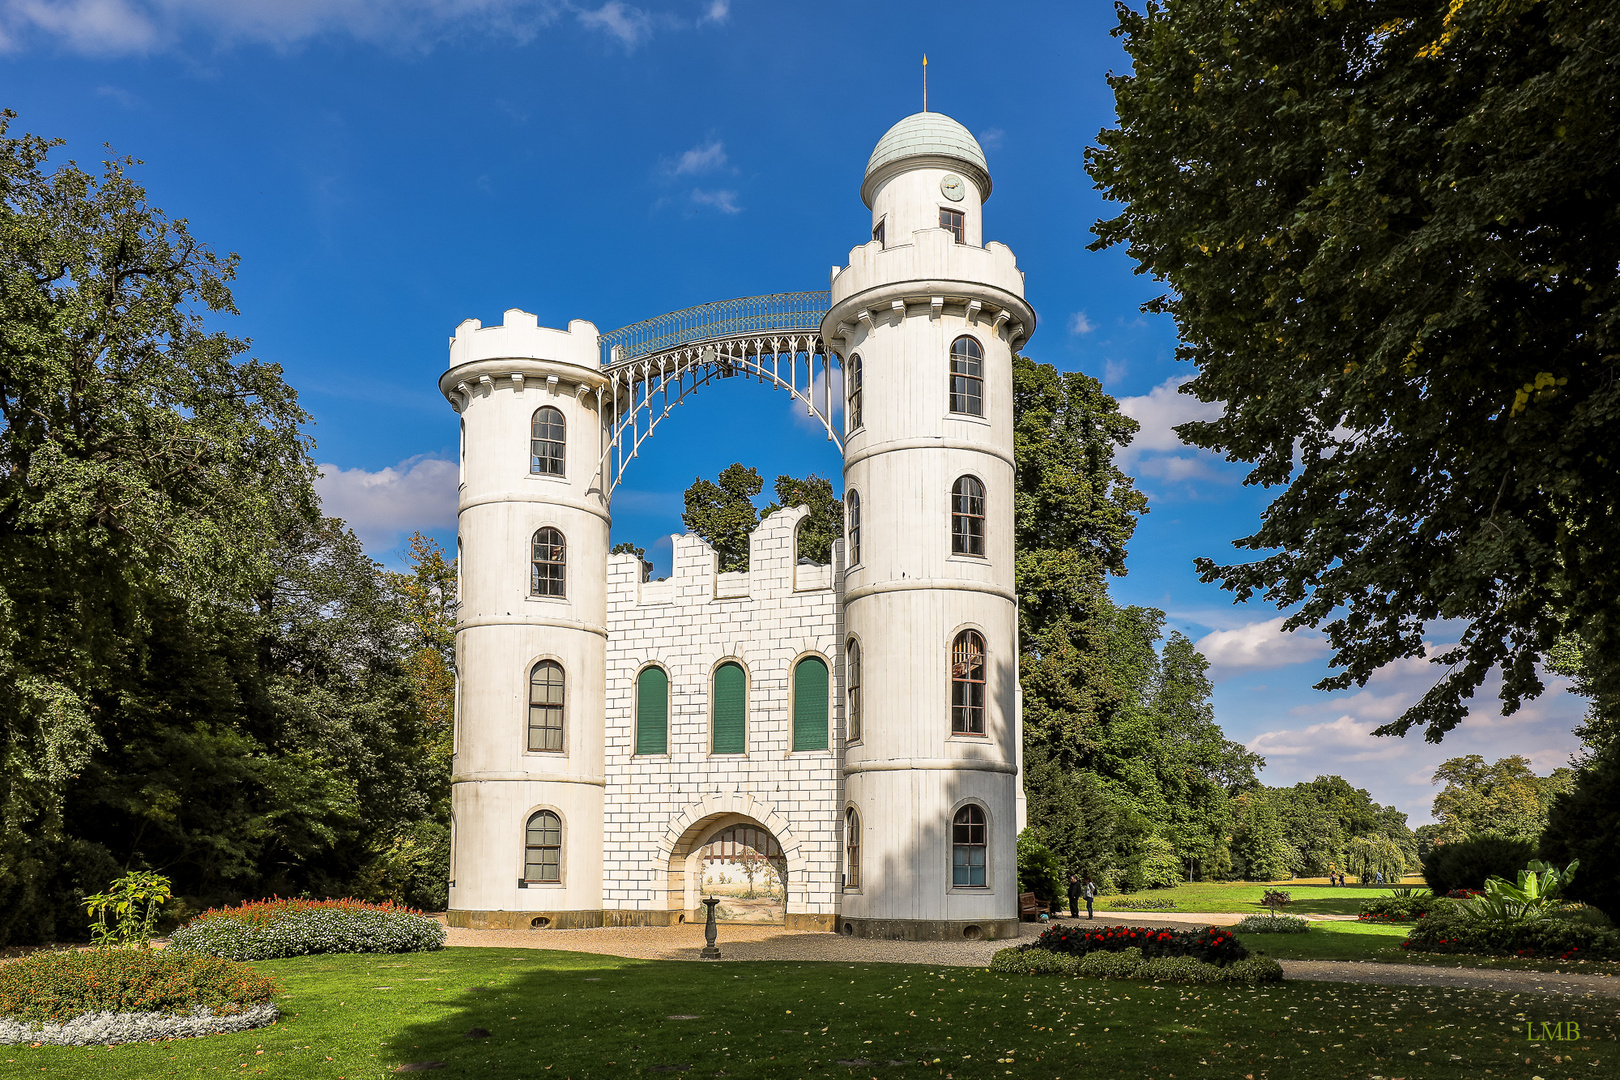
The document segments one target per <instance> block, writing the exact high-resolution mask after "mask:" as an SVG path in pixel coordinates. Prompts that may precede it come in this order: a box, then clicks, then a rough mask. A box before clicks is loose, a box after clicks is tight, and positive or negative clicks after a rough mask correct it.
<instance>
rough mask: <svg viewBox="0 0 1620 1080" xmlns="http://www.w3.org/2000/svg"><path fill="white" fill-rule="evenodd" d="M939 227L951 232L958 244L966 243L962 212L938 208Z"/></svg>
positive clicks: (965, 223) (965, 229) (965, 226)
mask: <svg viewBox="0 0 1620 1080" xmlns="http://www.w3.org/2000/svg"><path fill="white" fill-rule="evenodd" d="M939 225H940V228H942V229H949V230H951V235H952V236H954V237H956V242H957V243H958V244H965V243H967V218H966V217H964V216H963V215H962V211H960V210H950V209H947V208H946V207H943V206H942V207H940V208H939Z"/></svg>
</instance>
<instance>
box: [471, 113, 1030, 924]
mask: <svg viewBox="0 0 1620 1080" xmlns="http://www.w3.org/2000/svg"><path fill="white" fill-rule="evenodd" d="M989 193H990V176H989V171H988V169H987V167H986V165H985V162H984V155H983V152H982V151H981V150H980V148H979V146H978V144H977V142H976V141H974V139H973V137H972V135H970V134H969V133H968V132H967V130H966V129H964V128H962V126H961V125H959V124H957V123H956V122H955V121H953V120H951V119H949V118H948V117H944V116H941V115H940V114H938V113H927V112H924V113H918V114H916V115H914V116H910V117H907V118H906V119H905V120H902V121H901V122H900V123H899V124H896V125H895V126H894V128H892V129H891V130H890V131H889V132H888V133H887V134H886V135H885V136H884V137H883V139H882V140H881V141H880V142H879V143H878V146H877V148H876V149H875V150H874V151H873V154H872V157H871V160H870V161H869V162H868V164H867V169H866V176H865V180H864V183H863V185H862V188H861V194H862V198H863V200H864V201H865V202H866V204H867V206H868V207H869V208H870V209H871V211H872V234H871V235H872V237H873V239H872V241H871V242H870V243H866V244H863V245H861V246H859V247H856V248H855V249H853V250H852V251H851V252H850V256H849V263H848V265H847V266H845V267H843V268H841V269H835V270H834V273H833V278H832V282H831V288H830V290H829V291H827V292H822V293H813V292H812V293H779V294H772V295H769V296H760V297H750V298H744V299H740V300H728V301H721V302H717V303H714V304H705V305H702V306H700V307H697V308H690V309H687V310H685V311H681V312H675V313H672V314H670V315H664V316H659V317H658V318H656V319H650V320H647V321H646V322H642V323H637V324H635V325H633V326H629V327H625V328H624V329H622V330H616V331H613V332H611V333H608V334H598V333H597V331H596V328H595V327H594V326H592V325H591V324H590V323H586V322H577V321H576V322H573V323H570V324H569V327H568V329H567V330H553V329H549V328H545V327H541V326H539V325H538V321H537V320H536V318H535V317H534V316H533V315H529V314H527V313H525V312H521V311H508V312H507V313H506V317H505V319H504V321H503V323H502V325H500V326H492V327H487V328H486V327H483V326H481V325H480V324H479V323H478V322H477V321H475V320H469V321H467V322H465V323H463V324H462V325H461V326H460V327H458V328H457V330H456V334H455V337H454V338H452V339H451V343H450V367H449V370H448V371H447V372H446V373H445V375H444V376H443V377H442V378H441V379H440V383H439V385H440V389H441V390H442V391H443V392H444V394H445V396H446V397H447V398H448V399H449V401H450V402H451V404H452V405H453V406H454V407H455V409H456V411H457V412H458V413H459V414H460V416H461V424H462V473H461V476H462V484H461V495H460V516H459V530H458V531H459V536H458V550H459V556H460V560H461V562H460V568H461V577H460V580H461V596H460V612H459V620H458V624H457V638H456V640H457V653H458V683H457V688H456V690H457V694H456V698H457V700H456V704H457V711H456V756H455V764H454V775H453V777H452V785H453V788H452V790H453V814H454V832H453V844H452V854H451V879H452V880H451V883H450V884H451V890H450V906H451V912H450V920H451V922H452V924H453V925H458V926H474V927H477V926H512V927H531V926H532V927H537V928H539V927H544V928H566V927H574V926H601V925H653V924H664V923H668V922H673V921H680V920H683V919H687V918H691V917H694V916H695V915H696V913H697V910H698V905H697V901H698V899H699V895H700V892H701V885H702V882H701V873H700V870H701V865H700V864H701V862H702V860H703V858H704V852H705V850H707V851H709V852H710V853H711V855H712V854H713V853H714V852H720V853H721V854H720V855H718V856H715V857H716V858H721V859H731V860H741V862H740V863H738V865H739V866H741V867H742V868H743V869H745V870H752V869H755V868H756V867H755V862H756V861H757V860H763V861H764V862H765V863H767V864H770V866H771V867H773V868H774V867H779V869H780V872H781V874H782V875H783V877H784V878H785V883H786V889H785V907H786V911H785V922H786V923H787V925H788V927H789V928H799V929H823V930H831V929H837V930H839V931H840V932H844V933H853V934H866V935H872V936H884V937H931V938H940V937H957V936H964V935H965V936H970V937H978V936H997V935H1001V934H1005V933H1007V932H1009V931H1010V930H1011V929H1012V928H1013V925H1014V921H1015V919H1016V914H1017V896H1016V889H1017V864H1016V852H1015V847H1014V836H1015V834H1016V832H1017V829H1018V827H1019V822H1020V819H1021V818H1022V816H1023V815H1022V796H1021V790H1020V784H1019V772H1020V762H1021V745H1020V736H1019V716H1018V712H1019V706H1018V670H1017V618H1016V602H1017V597H1016V594H1015V592H1014V586H1013V555H1014V553H1013V546H1012V537H1013V529H1012V498H1013V476H1012V445H1013V431H1012V357H1013V355H1014V353H1015V351H1016V349H1017V348H1018V346H1019V345H1020V344H1022V342H1023V341H1024V340H1025V339H1027V338H1028V336H1029V334H1030V333H1031V332H1032V331H1033V328H1034V325H1035V314H1034V311H1033V310H1032V309H1031V308H1030V307H1029V305H1028V303H1027V302H1025V300H1024V299H1023V276H1022V273H1021V272H1020V271H1019V270H1018V269H1017V266H1016V264H1015V262H1014V259H1013V256H1012V253H1011V252H1010V251H1008V250H1007V248H1006V247H1004V246H1003V245H1000V244H996V243H990V244H985V243H984V242H983V238H982V214H981V211H982V203H983V200H984V199H985V198H987V197H988V196H989ZM834 369H842V371H843V372H844V375H845V377H844V378H842V379H840V378H837V377H836V373H835V370H834ZM727 378H749V379H754V380H757V381H759V382H761V383H763V384H765V385H766V386H769V387H773V388H777V389H781V390H785V391H786V392H788V393H789V394H790V395H792V396H793V397H794V398H795V399H796V400H797V401H798V402H799V403H801V404H802V405H803V406H804V407H805V409H806V411H807V412H808V413H809V414H810V415H812V416H815V417H817V418H819V419H820V421H821V423H822V424H823V426H824V427H825V429H826V431H827V437H828V438H829V439H830V440H832V441H833V442H834V444H835V445H837V447H838V448H839V449H840V451H842V453H843V456H844V486H845V498H846V501H847V505H848V508H849V513H848V514H847V515H846V516H847V518H848V529H849V531H848V534H847V535H846V536H845V537H844V539H843V540H841V541H839V542H837V543H835V544H834V548H833V557H832V562H831V565H828V566H812V565H799V563H798V560H797V559H796V558H795V551H796V546H795V536H796V531H797V528H798V524H799V522H800V520H801V519H802V518H803V516H804V513H805V511H804V510H803V509H789V510H784V511H781V512H779V513H776V514H773V515H772V516H771V517H769V518H767V519H766V520H765V521H764V522H762V523H761V524H760V526H759V527H758V529H756V530H755V532H754V534H753V536H752V538H751V540H750V560H749V569H748V570H747V571H744V572H741V573H720V572H719V570H718V567H717V564H716V558H715V554H714V552H713V550H712V549H711V548H709V546H708V545H707V544H706V543H704V542H703V541H702V540H701V539H699V538H697V537H693V536H678V537H675V538H674V547H673V557H672V573H671V576H670V577H669V578H668V579H666V580H662V581H657V582H653V581H647V580H644V577H643V573H642V567H641V563H640V561H639V560H638V559H637V558H635V557H634V556H631V555H615V556H610V555H609V554H608V526H609V521H610V515H609V506H610V500H611V498H612V494H613V492H614V490H615V489H616V488H617V486H618V484H619V482H620V480H621V478H622V477H623V475H624V473H625V470H626V469H627V468H628V466H629V464H630V462H631V461H633V460H634V459H635V458H636V457H637V456H638V455H639V453H640V451H641V450H642V448H643V444H644V443H645V442H646V440H647V439H648V437H649V436H650V435H651V434H652V432H653V430H654V429H655V428H656V427H657V426H658V425H659V424H660V423H661V422H662V421H663V420H664V419H665V418H667V417H668V416H670V415H671V412H672V410H673V409H674V408H675V407H676V406H678V405H679V404H680V403H681V402H682V401H683V400H685V398H686V397H687V396H688V395H689V394H691V393H694V392H696V391H697V390H699V389H701V388H702V387H704V386H706V385H708V384H710V383H712V382H714V381H715V380H718V379H727ZM840 385H841V386H842V393H843V394H844V395H845V397H844V400H842V401H835V400H834V399H833V397H832V395H833V394H834V393H836V392H838V390H837V389H836V388H837V387H839V386H840ZM840 413H841V414H842V418H843V420H842V423H841V424H840V423H838V422H835V419H834V418H835V416H837V415H839V414H840Z"/></svg>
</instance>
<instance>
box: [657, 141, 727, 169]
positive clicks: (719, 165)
mask: <svg viewBox="0 0 1620 1080" xmlns="http://www.w3.org/2000/svg"><path fill="white" fill-rule="evenodd" d="M658 165H659V169H660V170H661V171H662V172H663V173H664V175H665V176H702V175H704V174H705V173H712V172H718V171H719V170H721V169H724V168H725V167H726V144H725V143H723V142H721V141H720V140H719V139H710V140H709V141H708V142H706V143H703V144H702V145H700V146H694V147H692V149H690V150H688V151H686V152H685V153H684V154H682V155H681V156H680V157H678V158H676V159H674V160H673V161H671V160H670V159H668V158H664V159H663V160H661V161H660V162H659V163H658Z"/></svg>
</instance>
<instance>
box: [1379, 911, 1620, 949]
mask: <svg viewBox="0 0 1620 1080" xmlns="http://www.w3.org/2000/svg"><path fill="white" fill-rule="evenodd" d="M1401 948H1403V949H1409V950H1411V951H1412V952H1428V953H1467V954H1471V955H1474V956H1524V957H1541V958H1545V959H1558V960H1620V932H1617V931H1615V930H1610V929H1606V928H1604V927H1601V926H1595V925H1593V924H1592V923H1589V922H1581V921H1576V920H1572V919H1558V918H1551V919H1532V920H1527V921H1524V922H1513V923H1490V922H1484V921H1481V920H1477V919H1470V918H1468V917H1466V916H1465V915H1464V914H1462V913H1461V912H1454V911H1436V912H1434V913H1432V914H1430V915H1429V916H1428V917H1427V918H1425V919H1423V920H1422V921H1420V922H1419V923H1418V924H1417V925H1416V926H1414V927H1413V928H1412V930H1411V932H1410V933H1408V934H1407V935H1406V940H1405V941H1403V942H1401Z"/></svg>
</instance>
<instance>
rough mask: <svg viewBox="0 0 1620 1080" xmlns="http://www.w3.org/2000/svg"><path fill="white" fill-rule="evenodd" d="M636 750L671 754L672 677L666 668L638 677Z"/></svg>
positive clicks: (643, 673) (656, 668) (653, 669)
mask: <svg viewBox="0 0 1620 1080" xmlns="http://www.w3.org/2000/svg"><path fill="white" fill-rule="evenodd" d="M636 753H638V754H667V753H669V676H668V675H666V674H665V673H664V669H663V668H658V667H650V668H647V669H646V670H645V671H643V672H642V673H641V674H640V675H639V676H637V677H636Z"/></svg>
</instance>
